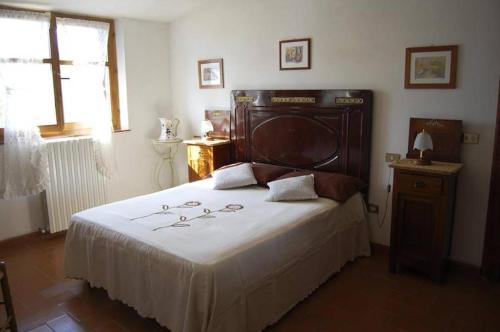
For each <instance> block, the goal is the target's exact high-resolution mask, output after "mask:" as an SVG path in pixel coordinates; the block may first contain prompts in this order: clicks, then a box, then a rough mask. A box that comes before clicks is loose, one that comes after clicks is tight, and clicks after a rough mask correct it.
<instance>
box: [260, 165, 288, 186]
mask: <svg viewBox="0 0 500 332" xmlns="http://www.w3.org/2000/svg"><path fill="white" fill-rule="evenodd" d="M252 170H253V175H254V176H255V178H256V179H257V184H258V185H259V186H261V187H267V183H268V182H271V181H274V180H275V179H277V178H278V177H280V176H282V175H284V174H286V173H290V172H291V171H293V169H290V168H286V167H283V166H277V165H270V164H261V163H253V164H252Z"/></svg>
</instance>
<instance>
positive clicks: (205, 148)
mask: <svg viewBox="0 0 500 332" xmlns="http://www.w3.org/2000/svg"><path fill="white" fill-rule="evenodd" d="M184 143H186V144H187V159H188V173H189V182H193V181H197V180H201V179H204V178H207V177H208V176H209V175H210V174H212V172H213V171H214V170H215V169H217V168H219V167H222V166H224V165H227V164H229V161H230V155H229V153H230V151H229V147H230V143H231V142H230V141H229V140H222V139H215V140H209V141H207V140H201V139H193V140H187V141H184Z"/></svg>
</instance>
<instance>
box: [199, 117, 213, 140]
mask: <svg viewBox="0 0 500 332" xmlns="http://www.w3.org/2000/svg"><path fill="white" fill-rule="evenodd" d="M211 131H214V126H213V125H212V122H211V121H210V120H203V121H201V136H202V137H203V139H205V140H207V139H209V138H210V137H209V136H208V134H209V133H210V132H211Z"/></svg>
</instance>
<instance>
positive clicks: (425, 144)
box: [413, 130, 434, 151]
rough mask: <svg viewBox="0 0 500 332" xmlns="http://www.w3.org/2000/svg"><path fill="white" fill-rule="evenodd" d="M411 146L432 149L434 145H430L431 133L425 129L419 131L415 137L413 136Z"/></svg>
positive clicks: (422, 149) (423, 149)
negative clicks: (413, 140)
mask: <svg viewBox="0 0 500 332" xmlns="http://www.w3.org/2000/svg"><path fill="white" fill-rule="evenodd" d="M413 148H414V149H417V150H420V151H425V150H432V149H433V148H434V146H433V145H432V137H431V135H430V134H429V133H428V132H426V131H425V130H422V131H421V132H420V133H418V135H417V137H415V142H414V143H413Z"/></svg>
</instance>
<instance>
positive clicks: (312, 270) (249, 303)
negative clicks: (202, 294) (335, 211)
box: [65, 220, 370, 332]
mask: <svg viewBox="0 0 500 332" xmlns="http://www.w3.org/2000/svg"><path fill="white" fill-rule="evenodd" d="M106 232H108V230H106V229H103V230H102V234H101V235H102V236H106V235H105V233H106ZM83 235H85V234H83ZM324 240H325V241H324V242H322V243H321V244H319V245H318V246H316V247H315V248H314V249H312V250H310V251H309V252H308V253H305V254H304V255H302V256H301V258H300V259H298V260H296V261H294V262H291V263H290V264H289V265H287V266H283V267H282V268H280V269H279V270H276V271H273V273H271V274H267V276H266V278H264V279H262V280H259V282H257V283H255V284H253V285H250V286H246V287H244V288H242V289H241V290H240V292H239V294H238V296H237V297H236V301H234V302H233V303H232V305H231V306H229V307H227V308H226V309H225V310H224V311H215V310H214V312H212V313H211V314H209V315H208V314H207V311H210V310H212V308H210V305H209V303H210V302H206V301H204V300H201V301H200V302H199V303H195V305H194V306H193V304H192V303H191V304H190V305H191V307H195V308H197V311H196V312H195V313H194V314H193V313H192V312H190V313H189V318H186V317H187V316H188V314H187V313H184V312H183V311H182V305H174V302H172V300H171V298H170V299H169V294H171V290H170V291H169V290H168V281H167V279H168V278H166V279H164V278H161V276H155V277H151V278H147V277H145V275H141V271H137V273H134V274H132V275H131V274H125V273H116V271H134V268H136V269H140V267H135V266H133V265H134V264H135V263H136V262H137V259H139V260H140V257H139V258H138V257H137V255H139V253H137V254H135V256H136V257H135V259H129V257H127V255H130V253H127V250H123V249H124V248H123V247H121V246H120V245H117V244H116V243H114V244H113V245H112V248H110V247H108V246H107V247H102V242H99V241H94V239H92V238H90V237H85V236H82V234H79V235H78V236H76V233H75V232H68V235H67V242H66V260H65V269H66V275H67V277H70V278H78V279H84V280H87V281H88V282H89V284H90V285H91V286H92V287H102V288H104V289H106V290H107V292H108V295H109V297H110V298H111V299H118V300H120V301H122V302H124V303H125V304H127V305H129V306H131V307H133V308H135V309H136V310H137V312H138V313H139V314H140V315H141V316H143V317H147V318H153V319H155V320H157V321H158V322H159V323H160V324H161V325H163V326H165V327H167V328H169V329H171V330H172V331H173V332H205V331H217V332H226V331H227V332H235V331H238V332H245V331H248V332H253V331H261V330H263V329H264V328H265V327H267V326H269V325H271V324H274V323H275V322H277V321H278V320H279V319H280V318H281V317H282V316H283V315H284V314H286V313H287V312H288V311H289V310H290V309H292V308H293V307H294V306H295V305H296V304H297V303H298V302H300V301H301V300H303V299H305V298H306V297H307V296H309V295H310V294H311V293H312V292H314V290H315V289H316V288H318V287H319V286H320V285H321V284H322V283H324V282H325V281H326V280H327V279H328V278H329V277H330V276H332V275H333V274H334V273H336V272H339V271H340V270H341V268H342V267H343V266H344V265H345V264H346V263H347V262H349V261H353V260H354V259H355V258H357V257H360V256H369V255H370V244H369V235H368V225H367V221H366V220H365V221H363V222H358V223H355V224H352V225H350V226H349V227H345V228H343V229H341V230H339V231H337V232H335V233H334V234H332V235H331V236H329V238H327V239H324ZM123 241H126V239H123ZM99 243H100V244H99ZM124 243H125V242H124ZM145 247H147V246H146V245H145ZM145 250H151V249H148V248H145ZM149 254H151V252H149ZM169 277H171V276H169ZM144 279H147V280H144ZM187 282H193V281H192V280H191V281H187ZM139 284H141V285H140V286H139ZM144 284H146V285H144ZM220 286H221V285H219V287H220ZM186 287H188V285H187V286H186ZM145 290H146V291H145ZM217 291H221V290H220V289H218V290H217ZM216 294H217V292H214V293H213V294H208V297H209V298H210V297H213V296H216ZM153 298H154V299H153ZM217 313H219V314H217ZM197 315H198V316H197ZM207 317H208V318H207ZM198 318H199V321H196V320H197V319H198ZM186 320H188V321H186ZM180 321H181V322H182V324H181V323H179V322H180Z"/></svg>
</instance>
